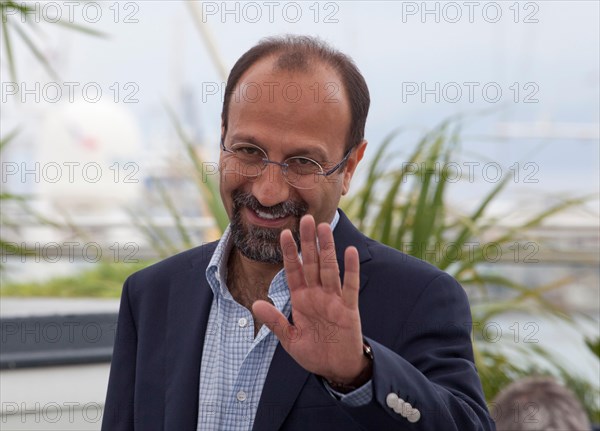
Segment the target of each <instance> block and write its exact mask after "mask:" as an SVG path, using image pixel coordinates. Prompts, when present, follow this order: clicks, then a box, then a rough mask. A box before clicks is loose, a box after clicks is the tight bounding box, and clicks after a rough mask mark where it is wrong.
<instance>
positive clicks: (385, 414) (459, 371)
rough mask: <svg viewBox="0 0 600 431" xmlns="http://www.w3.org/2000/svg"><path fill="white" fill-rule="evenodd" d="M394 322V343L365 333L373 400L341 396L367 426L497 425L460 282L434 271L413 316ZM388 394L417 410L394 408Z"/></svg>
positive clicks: (470, 428) (461, 429) (469, 429)
mask: <svg viewBox="0 0 600 431" xmlns="http://www.w3.org/2000/svg"><path fill="white" fill-rule="evenodd" d="M390 324H391V325H399V326H400V329H399V330H398V331H397V334H398V335H397V336H396V340H395V344H394V346H393V347H391V346H389V345H388V347H386V346H384V345H383V344H381V343H379V342H377V341H375V340H373V339H371V338H369V337H366V339H367V341H368V342H369V343H370V345H371V347H372V349H373V358H374V359H373V377H372V382H373V397H372V399H371V401H370V402H369V403H368V404H366V405H363V406H359V407H351V406H348V405H345V404H344V403H342V402H340V405H341V406H342V408H344V410H345V411H346V412H347V413H348V414H350V416H351V417H352V418H353V419H354V420H355V421H356V422H358V423H359V424H360V425H362V426H363V427H364V428H365V429H402V430H415V431H416V430H423V431H425V430H444V431H451V430H456V431H475V430H495V425H494V422H493V420H492V419H491V418H490V415H489V412H488V409H487V407H486V403H485V399H484V397H483V391H482V389H481V383H480V380H479V377H478V375H477V370H476V368H475V364H474V361H473V350H472V344H471V314H470V308H469V303H468V300H467V296H466V294H465V292H464V290H463V289H462V287H461V286H460V285H459V284H458V282H456V281H455V280H454V279H453V278H452V277H450V276H449V275H447V274H443V275H440V276H438V277H436V278H435V279H434V280H433V281H432V282H430V284H429V285H428V286H427V287H426V288H425V289H424V290H423V292H421V294H420V296H419V298H418V300H417V301H416V304H415V306H414V308H413V309H412V311H411V313H410V316H408V318H406V319H398V318H392V319H390ZM388 329H390V328H388ZM390 394H395V396H394V395H390ZM388 397H390V398H391V401H393V400H395V397H397V398H400V399H401V400H403V401H405V402H407V403H408V404H409V405H410V406H409V407H412V408H413V409H416V410H418V413H416V412H415V413H413V414H412V415H406V414H405V413H407V410H405V411H402V409H398V411H395V410H394V409H393V408H392V407H390V406H389V405H388V403H390V401H389V400H388ZM391 404H392V405H393V402H391ZM403 413H404V414H403ZM407 416H411V417H407ZM409 419H410V420H409Z"/></svg>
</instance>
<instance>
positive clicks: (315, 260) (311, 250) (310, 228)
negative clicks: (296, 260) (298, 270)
mask: <svg viewBox="0 0 600 431" xmlns="http://www.w3.org/2000/svg"><path fill="white" fill-rule="evenodd" d="M300 246H301V248H302V250H301V252H302V267H303V269H304V278H305V279H306V283H307V285H308V286H309V287H314V286H316V285H319V284H321V277H320V275H319V253H318V251H317V235H316V229H315V219H314V218H313V216H311V215H305V216H304V217H302V219H301V220H300Z"/></svg>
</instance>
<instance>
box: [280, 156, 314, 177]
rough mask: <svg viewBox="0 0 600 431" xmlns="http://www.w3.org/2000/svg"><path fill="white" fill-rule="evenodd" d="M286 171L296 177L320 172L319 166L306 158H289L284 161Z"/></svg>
mask: <svg viewBox="0 0 600 431" xmlns="http://www.w3.org/2000/svg"><path fill="white" fill-rule="evenodd" d="M285 162H286V163H287V165H288V169H289V170H290V171H292V172H294V173H295V174H297V175H310V174H314V173H317V172H321V171H322V169H321V166H319V164H318V163H317V162H315V161H314V160H312V159H309V158H308V157H290V158H289V159H287V160H286V161H285Z"/></svg>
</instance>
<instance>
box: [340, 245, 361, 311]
mask: <svg viewBox="0 0 600 431" xmlns="http://www.w3.org/2000/svg"><path fill="white" fill-rule="evenodd" d="M344 266H345V269H344V287H343V288H342V297H343V298H344V302H345V303H346V305H348V306H349V307H352V308H354V307H358V291H359V288H360V263H359V261H358V250H357V249H356V247H348V248H347V249H346V251H345V253H344Z"/></svg>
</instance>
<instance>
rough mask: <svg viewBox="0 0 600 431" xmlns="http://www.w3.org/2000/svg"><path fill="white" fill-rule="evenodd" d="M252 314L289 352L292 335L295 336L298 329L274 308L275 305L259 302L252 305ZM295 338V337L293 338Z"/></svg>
mask: <svg viewBox="0 0 600 431" xmlns="http://www.w3.org/2000/svg"><path fill="white" fill-rule="evenodd" d="M252 313H253V314H254V317H256V319H258V321H259V322H261V323H262V324H263V325H266V326H267V328H269V329H270V330H271V332H273V333H274V334H275V336H276V337H277V338H279V342H280V343H281V344H282V345H283V347H284V348H285V349H286V350H287V347H288V345H289V343H290V335H292V334H295V332H296V328H295V327H294V325H291V324H290V322H288V320H287V318H286V317H285V316H284V315H283V314H282V313H281V311H279V310H278V309H277V308H275V307H274V306H273V304H271V303H269V302H267V301H263V300H258V301H254V303H253V304H252ZM291 338H292V339H293V338H294V337H293V336H292V337H291Z"/></svg>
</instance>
